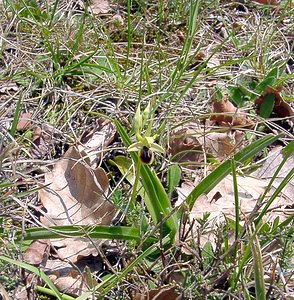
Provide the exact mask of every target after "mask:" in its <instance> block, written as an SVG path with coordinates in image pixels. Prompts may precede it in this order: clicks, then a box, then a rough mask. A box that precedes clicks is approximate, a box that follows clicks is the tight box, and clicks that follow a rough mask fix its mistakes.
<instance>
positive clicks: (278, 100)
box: [255, 86, 294, 122]
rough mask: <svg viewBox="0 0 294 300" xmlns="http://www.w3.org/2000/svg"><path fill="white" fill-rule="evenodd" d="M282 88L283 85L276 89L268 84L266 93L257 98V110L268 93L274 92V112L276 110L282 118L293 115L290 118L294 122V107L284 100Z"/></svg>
mask: <svg viewBox="0 0 294 300" xmlns="http://www.w3.org/2000/svg"><path fill="white" fill-rule="evenodd" d="M281 90H282V87H277V88H276V89H274V88H272V87H270V86H267V87H266V89H265V93H264V95H262V96H260V97H258V98H257V99H256V100H255V106H256V110H257V111H259V109H260V106H261V104H262V103H263V101H264V99H265V97H266V96H267V95H270V94H272V95H274V97H275V104H274V108H273V112H275V113H276V114H277V115H278V116H280V117H282V118H285V117H291V118H290V120H291V121H292V122H294V111H293V109H292V107H291V106H290V105H289V104H288V103H287V102H285V101H284V100H283V98H282V96H281V95H280V92H281Z"/></svg>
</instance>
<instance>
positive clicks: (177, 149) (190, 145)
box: [168, 122, 244, 169]
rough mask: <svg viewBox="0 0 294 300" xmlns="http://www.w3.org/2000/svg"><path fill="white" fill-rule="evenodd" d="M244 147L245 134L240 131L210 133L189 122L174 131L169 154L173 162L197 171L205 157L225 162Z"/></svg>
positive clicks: (195, 123) (197, 124)
mask: <svg viewBox="0 0 294 300" xmlns="http://www.w3.org/2000/svg"><path fill="white" fill-rule="evenodd" d="M243 146H244V133H243V132H241V131H238V130H235V131H233V132H232V131H231V130H226V131H225V132H215V131H209V130H208V129H205V128H204V127H203V126H201V125H200V124H199V123H197V122H189V123H187V124H185V125H183V126H181V127H180V128H177V129H176V130H174V131H172V133H171V136H170V143H169V150H168V153H169V154H171V155H172V160H173V161H176V162H181V163H182V164H183V165H184V166H185V167H187V168H190V169H195V167H197V166H198V165H201V164H203V162H204V161H205V155H206V156H207V157H206V159H207V158H209V157H214V158H215V159H217V160H224V159H226V158H228V157H230V156H231V155H232V154H234V153H235V152H237V151H239V150H240V149H241V148H242V147H243Z"/></svg>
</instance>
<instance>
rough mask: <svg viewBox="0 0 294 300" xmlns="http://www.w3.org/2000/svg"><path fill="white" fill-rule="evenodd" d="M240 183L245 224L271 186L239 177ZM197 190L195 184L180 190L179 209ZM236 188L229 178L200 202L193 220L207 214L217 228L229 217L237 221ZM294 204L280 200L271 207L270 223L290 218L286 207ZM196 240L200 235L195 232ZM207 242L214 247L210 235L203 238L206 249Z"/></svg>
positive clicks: (239, 189)
mask: <svg viewBox="0 0 294 300" xmlns="http://www.w3.org/2000/svg"><path fill="white" fill-rule="evenodd" d="M237 182H238V192H239V193H238V196H239V201H240V217H241V219H240V220H241V221H242V220H244V219H246V217H248V216H249V214H250V213H251V212H252V210H253V208H254V207H255V204H256V201H257V199H258V198H259V196H260V195H261V194H262V193H263V191H264V189H265V188H266V186H267V182H266V181H264V180H261V179H255V178H253V177H241V176H237ZM193 189H194V186H193V185H192V184H186V183H183V184H182V186H181V187H180V188H178V189H177V191H178V194H179V200H178V203H177V205H179V204H180V203H182V202H183V201H184V200H185V199H186V197H187V196H188V194H189V193H190V192H191V191H192V190H193ZM234 201H235V198H234V188H233V179H232V176H227V177H226V178H225V179H223V180H222V181H221V182H220V183H219V184H218V185H217V186H216V187H214V188H213V189H212V190H211V191H210V192H209V193H208V194H207V195H202V196H201V197H199V199H197V201H196V202H195V205H194V207H193V209H192V211H191V213H190V218H191V219H196V220H197V219H199V218H200V219H201V218H203V215H204V213H206V212H209V213H210V216H209V224H210V227H211V228H213V226H214V224H219V223H221V222H223V221H225V216H226V217H229V218H231V219H234V218H235V205H234ZM291 203H293V202H292V200H290V199H288V198H286V197H283V195H281V196H280V197H277V198H276V199H275V200H274V202H273V203H272V205H271V208H274V209H273V210H271V211H270V212H269V213H268V214H267V215H266V218H267V220H271V221H273V220H274V218H276V217H277V216H280V219H281V220H283V219H285V218H286V217H287V215H286V214H285V213H284V211H283V207H286V206H288V205H290V204H291ZM195 236H197V235H196V232H195ZM207 240H210V242H212V243H214V236H213V235H207V236H202V237H201V241H200V242H201V244H202V245H204V244H205V242H206V241H207Z"/></svg>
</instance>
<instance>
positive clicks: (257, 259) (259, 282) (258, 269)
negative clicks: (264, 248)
mask: <svg viewBox="0 0 294 300" xmlns="http://www.w3.org/2000/svg"><path fill="white" fill-rule="evenodd" d="M257 233H258V231H257V230H254V232H253V233H252V232H251V234H252V237H251V238H250V248H251V252H252V257H253V268H254V281H255V296H256V298H255V299H256V300H266V292H265V284H264V271H263V265H262V256H261V250H260V244H259V240H258V236H257Z"/></svg>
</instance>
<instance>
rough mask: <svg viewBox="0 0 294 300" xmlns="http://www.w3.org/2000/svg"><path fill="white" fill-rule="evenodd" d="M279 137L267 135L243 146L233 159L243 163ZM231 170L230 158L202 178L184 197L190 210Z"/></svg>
mask: <svg viewBox="0 0 294 300" xmlns="http://www.w3.org/2000/svg"><path fill="white" fill-rule="evenodd" d="M279 138H280V135H275V136H274V135H267V136H265V137H264V138H262V139H259V140H257V141H255V142H253V143H252V144H250V145H249V146H247V147H245V148H244V149H242V150H241V151H239V152H238V153H237V154H235V155H234V160H235V161H236V162H237V163H238V164H239V163H245V162H246V161H247V160H248V159H249V158H251V157H252V156H254V155H255V154H257V153H258V152H259V151H261V150H262V149H264V148H265V147H267V146H268V145H270V144H272V143H273V142H275V141H276V140H277V139H279ZM230 171H231V160H227V161H225V162H224V163H222V164H221V165H220V166H218V167H217V168H216V169H215V170H214V171H212V172H211V173H210V174H209V175H208V176H206V177H205V179H204V180H202V181H201V183H200V184H198V185H197V186H196V187H195V188H194V190H193V191H192V192H191V193H190V194H189V195H188V197H187V198H186V202H187V204H188V205H189V207H190V210H192V208H193V206H194V203H195V202H196V200H197V199H198V197H199V196H201V195H202V194H207V193H208V192H209V191H210V190H211V189H212V188H213V187H215V186H216V185H217V184H218V183H219V182H220V181H221V180H222V179H224V178H225V177H226V176H227V175H228V174H229V173H230Z"/></svg>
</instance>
